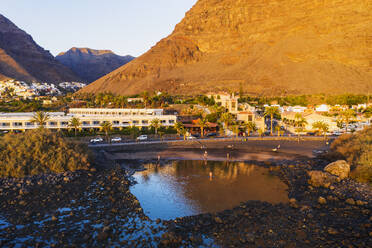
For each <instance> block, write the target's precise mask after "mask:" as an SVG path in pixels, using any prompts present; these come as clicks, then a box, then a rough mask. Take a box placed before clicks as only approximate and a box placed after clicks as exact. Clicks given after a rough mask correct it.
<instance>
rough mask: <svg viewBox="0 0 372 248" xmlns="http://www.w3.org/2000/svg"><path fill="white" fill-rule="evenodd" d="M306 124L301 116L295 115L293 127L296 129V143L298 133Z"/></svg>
mask: <svg viewBox="0 0 372 248" xmlns="http://www.w3.org/2000/svg"><path fill="white" fill-rule="evenodd" d="M306 124H307V121H306V119H305V118H304V117H303V116H302V115H301V114H296V115H295V126H296V127H297V128H296V132H297V135H298V142H300V132H301V131H302V130H303V128H304V127H305V125H306Z"/></svg>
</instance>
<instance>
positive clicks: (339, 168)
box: [324, 160, 350, 180]
mask: <svg viewBox="0 0 372 248" xmlns="http://www.w3.org/2000/svg"><path fill="white" fill-rule="evenodd" d="M324 171H326V172H328V173H331V174H332V175H335V176H338V177H339V178H340V179H341V180H342V179H345V178H347V177H348V176H349V174H350V165H349V164H348V163H347V162H346V161H345V160H338V161H336V162H333V163H330V164H328V165H327V166H326V167H325V168H324Z"/></svg>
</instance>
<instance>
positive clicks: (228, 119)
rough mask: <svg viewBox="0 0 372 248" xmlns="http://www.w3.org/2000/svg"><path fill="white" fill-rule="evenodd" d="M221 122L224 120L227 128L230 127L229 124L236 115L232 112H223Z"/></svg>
mask: <svg viewBox="0 0 372 248" xmlns="http://www.w3.org/2000/svg"><path fill="white" fill-rule="evenodd" d="M220 120H221V122H223V123H224V124H225V127H226V128H229V125H230V124H231V123H232V122H233V120H234V117H233V115H232V114H230V113H228V112H226V113H223V114H221V119H220Z"/></svg>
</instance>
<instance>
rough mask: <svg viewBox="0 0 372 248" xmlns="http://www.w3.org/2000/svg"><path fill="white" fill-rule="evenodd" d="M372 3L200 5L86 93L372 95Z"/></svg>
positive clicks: (233, 1)
mask: <svg viewBox="0 0 372 248" xmlns="http://www.w3.org/2000/svg"><path fill="white" fill-rule="evenodd" d="M371 84H372V2H371V1H370V0H343V1H339V0H319V1H314V0H303V1H297V0H199V1H198V2H197V3H196V4H195V5H194V6H193V7H192V9H191V10H190V11H189V12H187V13H186V16H185V18H184V19H183V20H182V21H181V22H180V23H179V24H178V25H177V26H176V27H175V30H174V31H173V33H172V34H171V35H170V36H168V37H166V38H164V39H163V40H161V41H160V42H158V43H157V44H156V45H155V46H154V47H152V48H151V49H150V50H149V51H148V52H146V53H145V54H143V55H142V56H140V57H138V58H137V59H135V60H133V61H132V62H130V63H128V64H126V65H124V66H122V67H120V68H119V69H117V70H115V71H113V72H111V73H110V74H108V75H106V76H104V77H102V78H100V79H99V80H97V81H95V82H94V83H92V84H90V85H88V86H87V87H86V88H83V89H82V91H81V92H103V91H111V92H115V93H120V94H134V93H139V92H142V91H144V90H150V91H151V90H160V91H167V92H169V93H178V94H199V93H205V92H209V91H221V90H235V91H237V90H238V89H239V88H240V87H241V88H242V89H243V91H245V92H246V93H251V94H261V95H287V94H316V93H326V94H339V93H346V92H348V93H366V92H367V91H368V90H370V91H371V90H372V85H371Z"/></svg>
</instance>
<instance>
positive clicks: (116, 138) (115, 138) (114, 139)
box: [111, 137, 121, 142]
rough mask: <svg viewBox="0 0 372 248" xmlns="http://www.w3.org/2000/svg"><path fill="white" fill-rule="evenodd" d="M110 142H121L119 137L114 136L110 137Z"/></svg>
mask: <svg viewBox="0 0 372 248" xmlns="http://www.w3.org/2000/svg"><path fill="white" fill-rule="evenodd" d="M111 142H121V138H120V137H114V138H112V139H111Z"/></svg>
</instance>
